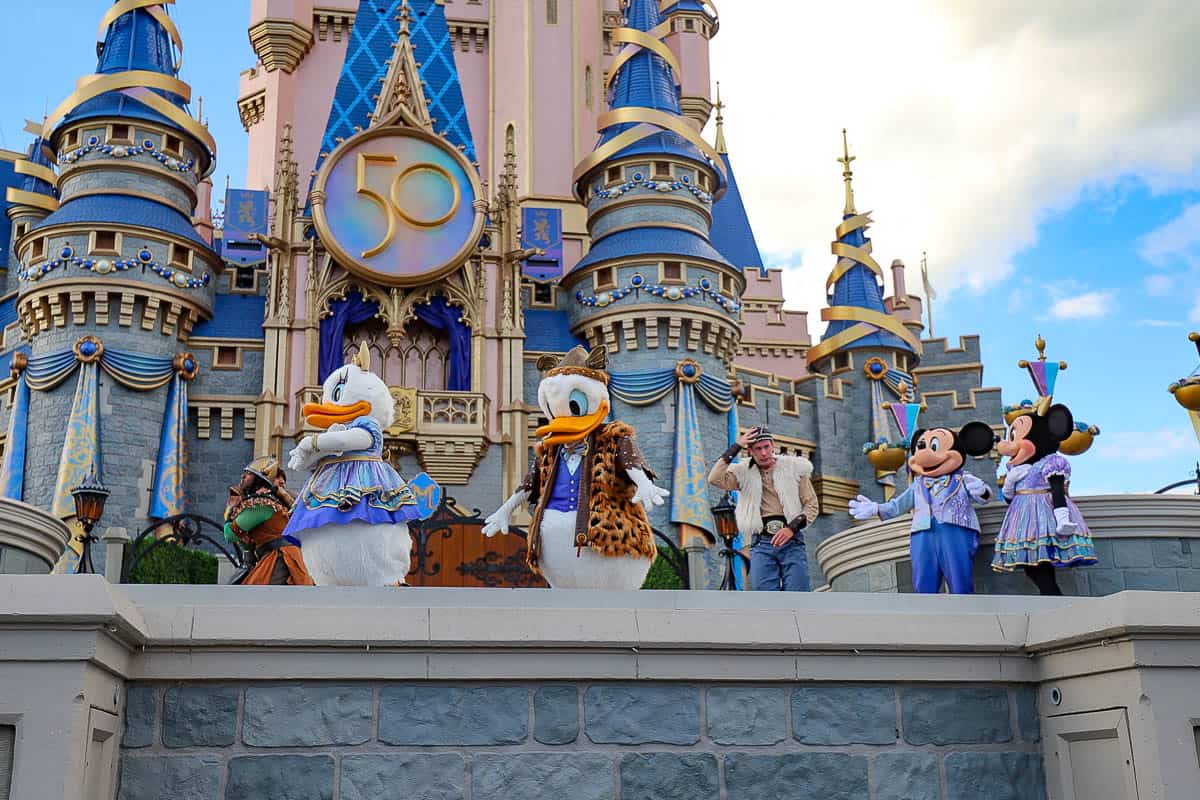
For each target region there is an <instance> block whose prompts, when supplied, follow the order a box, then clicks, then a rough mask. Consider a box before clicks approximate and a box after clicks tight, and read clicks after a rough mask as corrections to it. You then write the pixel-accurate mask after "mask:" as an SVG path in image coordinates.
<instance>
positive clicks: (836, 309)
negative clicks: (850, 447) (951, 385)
mask: <svg viewBox="0 0 1200 800" xmlns="http://www.w3.org/2000/svg"><path fill="white" fill-rule="evenodd" d="M854 160H855V156H852V155H850V146H849V143H848V142H847V139H846V131H845V129H842V157H841V158H839V159H838V163H840V164H842V167H843V171H842V178H843V179H844V180H845V183H846V205H845V209H844V212H843V216H842V223H841V224H840V225H838V227H837V239H836V240H835V241H834V242H833V243H832V244H831V246H830V249H831V251H832V252H833V254H834V255H835V256H837V257H838V260H837V263H836V264H835V265H834V267H833V270H832V271H831V272H830V273H829V277H828V278H827V279H826V282H825V288H826V290H827V291H828V292H830V297H829V307H828V308H825V309H822V310H821V319H823V320H826V321H827V322H828V323H829V326H828V327H827V328H826V329H825V335H824V336H822V337H821V343H820V344H818V345H816V346H814V347H811V348H809V350H808V354H807V360H808V364H809V367H810V368H812V367H813V365H815V364H816V363H817V362H819V361H821V360H822V359H825V358H827V357H829V356H830V355H832V354H833V353H835V352H837V351H840V350H843V349H855V348H864V347H872V348H887V349H890V350H899V351H901V352H907V353H912V354H914V355H917V356H920V355H921V342H920V340H919V339H918V338H917V337H916V336H915V335H914V334H913V333H912V331H910V330H908V328H906V327H904V323H903V321H902V320H901V319H900V318H899V317H895V316H892V315H890V314H888V313H887V309H886V308H885V307H884V305H883V288H882V285H881V284H882V283H883V268H882V267H880V266H879V264H878V263H876V261H875V259H874V258H873V257H872V255H871V249H872V246H871V240H870V239H868V238H867V236H866V231H867V227H868V226H869V225H870V224H871V217H870V213H869V212H868V213H863V214H860V213H858V212H857V211H856V210H855V207H854V187H853V184H852V182H851V181H852V178H853V177H854V173H853V171H852V170H851V169H850V164H851V162H853V161H854Z"/></svg>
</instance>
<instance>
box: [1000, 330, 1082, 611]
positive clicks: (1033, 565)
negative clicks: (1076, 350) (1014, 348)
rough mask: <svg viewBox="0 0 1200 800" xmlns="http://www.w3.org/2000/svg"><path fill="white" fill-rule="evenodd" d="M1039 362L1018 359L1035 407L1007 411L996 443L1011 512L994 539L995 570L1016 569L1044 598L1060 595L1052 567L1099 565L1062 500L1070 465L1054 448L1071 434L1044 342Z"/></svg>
mask: <svg viewBox="0 0 1200 800" xmlns="http://www.w3.org/2000/svg"><path fill="white" fill-rule="evenodd" d="M1036 346H1037V350H1038V360H1037V361H1033V362H1029V361H1024V360H1022V361H1020V362H1019V363H1018V366H1020V367H1021V368H1022V369H1025V370H1028V372H1029V375H1030V377H1031V378H1032V379H1033V385H1034V387H1035V388H1036V389H1037V392H1038V395H1039V397H1038V400H1037V402H1036V403H1032V402H1026V403H1022V404H1021V405H1020V406H1016V407H1015V408H1010V409H1006V414H1005V416H1006V418H1007V420H1008V435H1007V436H1005V438H1004V439H1003V440H1002V441H1001V442H1000V443H999V444H998V445H997V449H998V450H999V451H1000V454H1001V455H1002V456H1006V457H1007V458H1008V462H1007V470H1006V474H1005V479H1004V487H1003V492H1004V497H1005V499H1006V500H1008V503H1009V506H1008V511H1007V513H1005V515H1004V522H1003V523H1002V524H1001V525H1000V532H999V533H998V534H997V535H996V552H995V555H994V556H993V558H992V569H994V570H996V571H997V572H1013V571H1014V570H1016V569H1017V568H1018V567H1020V568H1022V569H1023V570H1024V571H1025V574H1026V575H1028V576H1029V579H1030V580H1031V581H1033V583H1034V585H1036V586H1037V588H1038V591H1039V592H1041V593H1042V594H1044V595H1061V594H1062V589H1061V588H1059V586H1058V579H1057V577H1056V575H1055V569H1056V568H1060V567H1076V566H1082V565H1085V564H1095V563H1096V549H1095V547H1094V546H1093V544H1092V537H1091V534H1090V533H1089V531H1088V527H1087V523H1086V522H1084V520H1083V515H1082V514H1080V513H1079V508H1078V507H1077V506H1076V505H1075V503H1074V502H1072V501H1071V498H1070V497H1069V496H1068V495H1067V491H1068V487H1069V485H1070V481H1071V464H1070V462H1069V461H1068V460H1067V458H1066V456H1064V455H1063V454H1062V453H1061V452H1059V448H1060V446H1061V445H1062V443H1063V442H1065V441H1066V440H1067V439H1069V438H1070V437H1071V435H1072V434H1073V433H1074V432H1075V419H1074V417H1073V416H1072V415H1071V410H1070V409H1069V408H1067V407H1066V406H1065V405H1062V404H1061V403H1053V399H1054V384H1055V379H1056V378H1057V377H1058V373H1059V371H1061V370H1064V369H1066V368H1067V364H1066V362H1065V361H1059V362H1049V361H1047V360H1046V352H1045V351H1046V342H1045V341H1044V340H1043V339H1042V337H1041V336H1039V337H1038V338H1037V343H1036Z"/></svg>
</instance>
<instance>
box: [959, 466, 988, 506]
mask: <svg viewBox="0 0 1200 800" xmlns="http://www.w3.org/2000/svg"><path fill="white" fill-rule="evenodd" d="M963 482H964V483H965V484H966V487H967V494H968V495H969V496H970V498H971V499H972V500H974V501H975V502H976V503H986V502H987V501H988V500H990V499H991V494H992V490H991V488H989V487H988V485H987V484H986V483H984V482H983V481H982V480H980V479H979V478H977V477H975V476H974V475H972V474H971V473H969V472H966V473H963Z"/></svg>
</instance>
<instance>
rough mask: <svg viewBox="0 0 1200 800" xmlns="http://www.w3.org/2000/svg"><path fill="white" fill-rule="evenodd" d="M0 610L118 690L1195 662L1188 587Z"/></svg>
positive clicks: (566, 595)
mask: <svg viewBox="0 0 1200 800" xmlns="http://www.w3.org/2000/svg"><path fill="white" fill-rule="evenodd" d="M285 607H286V609H287V613H280V610H281V608H285ZM0 609H3V610H2V611H0V632H3V633H4V635H5V636H6V637H7V640H8V642H10V643H11V644H9V645H8V646H7V647H6V648H5V649H4V650H3V651H0V661H3V660H12V659H14V658H19V659H21V660H26V661H28V660H35V661H52V660H90V661H95V662H97V663H101V664H104V665H105V666H106V667H107V668H108V669H110V670H112V671H114V672H116V673H118V674H121V675H122V676H124V677H127V678H131V679H137V680H176V679H186V678H188V677H189V676H194V675H197V674H203V675H205V676H207V677H208V678H209V679H211V680H226V679H228V680H237V679H258V678H262V677H263V676H271V675H275V676H278V675H288V676H289V677H291V678H294V679H314V680H343V681H347V680H387V679H392V680H399V679H420V680H442V681H446V680H451V681H461V680H479V679H495V680H521V679H524V680H530V679H546V680H552V679H566V678H574V679H594V680H607V679H620V680H644V681H652V680H711V681H745V680H765V681H781V680H782V681H791V680H804V679H807V680H844V681H878V680H880V679H881V676H887V678H888V679H889V680H893V681H897V680H904V681H911V682H923V683H926V682H933V681H943V682H945V681H961V682H968V683H977V682H980V681H992V682H995V681H1017V682H1020V681H1031V680H1034V679H1035V678H1036V677H1037V676H1038V675H1040V674H1043V673H1046V672H1047V671H1049V672H1053V673H1054V674H1066V673H1070V672H1072V671H1074V674H1085V673H1092V672H1096V671H1104V670H1110V669H1123V668H1128V667H1129V666H1131V665H1133V664H1136V663H1142V662H1152V663H1154V664H1156V665H1161V666H1189V665H1198V664H1200V638H1198V637H1200V595H1197V594H1182V593H1166V592H1154V593H1148V592H1123V593H1121V594H1117V595H1112V596H1109V597H1105V598H1041V597H990V596H976V597H962V596H950V595H887V596H882V595H858V594H822V595H816V594H792V593H788V594H783V593H780V594H766V593H753V592H751V593H737V594H733V593H722V592H629V593H619V592H611V593H606V592H571V591H557V592H556V591H547V590H537V589H527V590H489V589H404V590H394V589H328V588H308V587H261V588H249V587H238V588H233V587H219V586H213V587H169V586H112V585H110V584H107V583H106V582H104V581H103V579H101V578H99V577H98V576H6V577H3V578H0ZM1064 612H1069V613H1064ZM1081 654H1082V655H1081ZM1031 656H1035V657H1043V656H1044V657H1045V658H1043V659H1042V661H1044V664H1043V665H1042V666H1039V665H1038V664H1037V663H1035V659H1034V658H1031ZM1038 670H1041V672H1039V671H1038Z"/></svg>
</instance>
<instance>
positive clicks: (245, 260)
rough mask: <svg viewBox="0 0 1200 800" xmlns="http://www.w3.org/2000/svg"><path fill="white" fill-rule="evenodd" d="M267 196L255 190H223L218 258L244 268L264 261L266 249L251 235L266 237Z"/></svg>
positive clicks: (267, 225)
mask: <svg viewBox="0 0 1200 800" xmlns="http://www.w3.org/2000/svg"><path fill="white" fill-rule="evenodd" d="M270 207H271V198H270V194H269V193H268V192H266V191H258V190H255V189H226V190H225V227H224V228H223V229H222V237H221V255H222V256H223V257H224V258H225V260H226V261H230V262H233V263H234V264H237V265H241V266H247V265H250V264H259V263H262V262H263V261H265V260H266V258H267V250H266V248H265V247H264V246H263V245H262V244H261V243H260V242H258V241H255V240H254V239H253V238H252V236H251V234H259V235H261V236H266V235H267V232H268V230H269V221H268V218H267V217H268V211H269V209H270Z"/></svg>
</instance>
